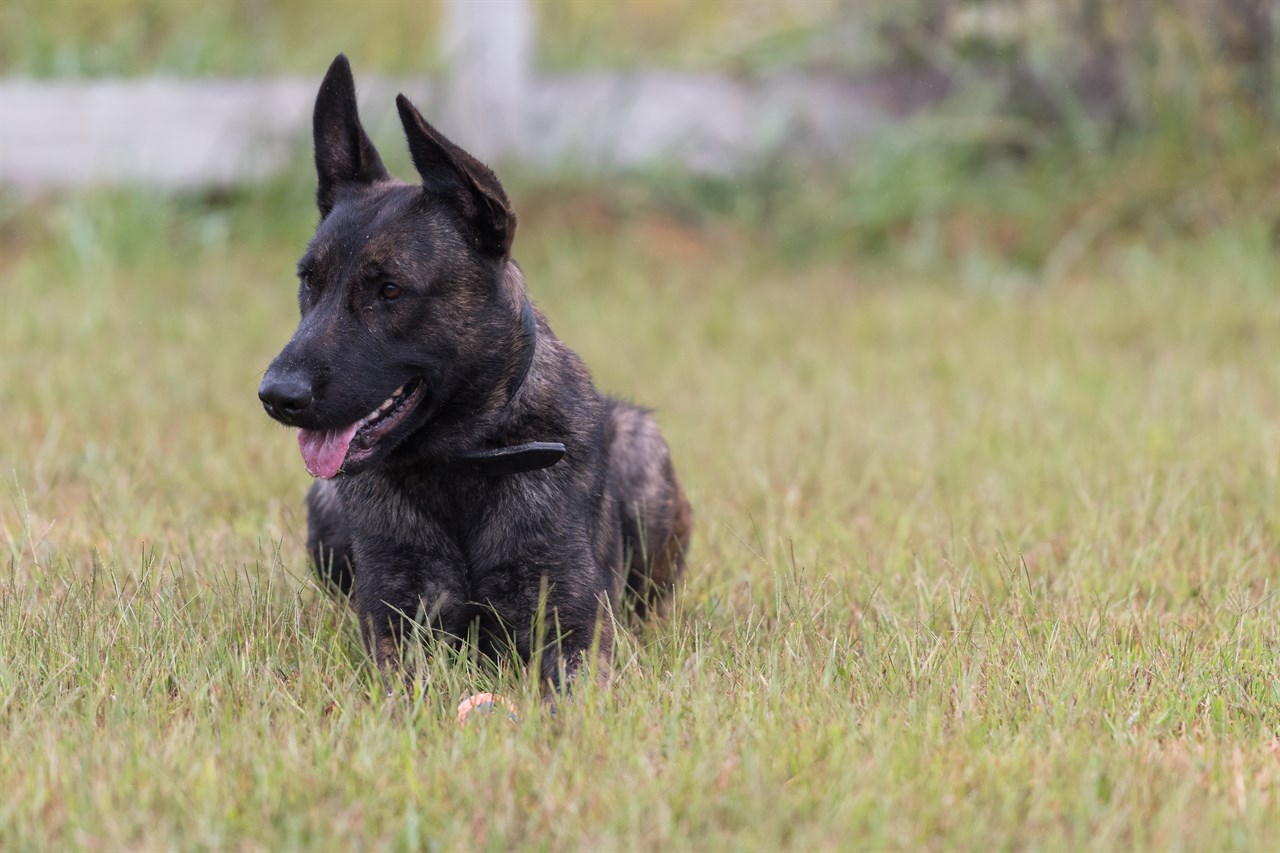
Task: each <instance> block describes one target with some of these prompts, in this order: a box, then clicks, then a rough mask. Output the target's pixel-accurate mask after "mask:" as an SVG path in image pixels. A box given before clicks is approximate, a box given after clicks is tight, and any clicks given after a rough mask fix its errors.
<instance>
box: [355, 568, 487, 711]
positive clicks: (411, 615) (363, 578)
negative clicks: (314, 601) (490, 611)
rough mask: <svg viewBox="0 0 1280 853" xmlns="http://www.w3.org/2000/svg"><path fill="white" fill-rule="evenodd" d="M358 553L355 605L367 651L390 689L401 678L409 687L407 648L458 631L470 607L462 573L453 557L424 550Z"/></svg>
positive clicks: (410, 678) (410, 677)
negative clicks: (436, 633)
mask: <svg viewBox="0 0 1280 853" xmlns="http://www.w3.org/2000/svg"><path fill="white" fill-rule="evenodd" d="M356 547H357V551H358V559H359V560H360V564H361V566H362V569H361V571H360V572H358V573H357V574H356V583H355V590H354V594H353V596H352V604H353V606H354V608H355V612H356V617H357V619H358V620H359V623H360V633H361V637H362V638H363V640H364V644H365V648H367V649H368V651H369V655H370V657H371V658H373V660H374V662H375V663H376V664H377V666H378V670H379V672H380V673H381V674H382V679H383V682H384V683H385V684H386V685H388V689H391V688H390V685H391V684H392V683H393V682H394V681H395V680H396V673H399V676H400V677H401V679H402V680H405V681H409V680H412V678H413V673H412V671H411V670H410V668H409V667H408V666H406V664H405V643H406V642H408V641H409V640H410V639H411V638H412V637H414V636H420V635H421V634H423V633H429V632H433V631H436V630H441V631H445V632H452V631H454V630H456V626H455V625H454V623H455V622H457V621H458V618H459V614H461V613H462V612H463V611H464V605H465V601H466V593H465V580H464V577H463V569H462V566H461V564H460V563H459V562H458V561H457V560H453V559H450V558H449V555H447V554H443V553H432V552H430V551H428V550H426V549H423V548H421V547H418V548H414V547H411V546H408V545H404V544H400V545H398V546H396V547H394V548H392V547H384V548H377V547H369V545H368V543H357V545H356ZM364 566H368V567H369V568H368V569H367V570H366V569H364V568H363V567H364Z"/></svg>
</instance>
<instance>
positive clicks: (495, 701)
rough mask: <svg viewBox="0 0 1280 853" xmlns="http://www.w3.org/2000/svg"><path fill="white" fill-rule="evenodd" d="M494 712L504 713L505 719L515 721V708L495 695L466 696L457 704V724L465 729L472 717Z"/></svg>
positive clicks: (478, 694)
mask: <svg viewBox="0 0 1280 853" xmlns="http://www.w3.org/2000/svg"><path fill="white" fill-rule="evenodd" d="M496 711H506V712H507V719H508V720H510V721H511V722H513V723H514V722H515V721H516V709H515V706H514V705H512V704H511V703H510V702H508V701H507V700H506V699H503V698H502V697H501V696H499V695H498V694H496V693H477V694H475V695H474V696H468V697H467V698H466V699H463V700H462V701H461V702H459V703H458V723H459V724H460V725H461V726H462V727H463V728H466V726H467V720H468V719H469V718H470V717H471V716H472V715H473V714H476V715H480V716H488V715H489V714H492V713H494V712H496Z"/></svg>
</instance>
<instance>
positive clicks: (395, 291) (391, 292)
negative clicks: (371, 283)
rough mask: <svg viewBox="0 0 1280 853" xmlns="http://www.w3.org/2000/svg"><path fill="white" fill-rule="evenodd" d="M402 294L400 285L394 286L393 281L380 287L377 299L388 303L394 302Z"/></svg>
mask: <svg viewBox="0 0 1280 853" xmlns="http://www.w3.org/2000/svg"><path fill="white" fill-rule="evenodd" d="M402 292H403V291H402V290H401V289H400V285H398V284H396V283H395V282H394V281H388V282H387V283H386V284H384V285H382V289H381V290H379V291H378V298H380V299H385V300H387V301H388V302H394V301H395V300H397V299H399V298H400V294H401V293H402Z"/></svg>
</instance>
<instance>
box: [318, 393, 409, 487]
mask: <svg viewBox="0 0 1280 853" xmlns="http://www.w3.org/2000/svg"><path fill="white" fill-rule="evenodd" d="M421 399H422V380H421V379H414V380H413V381H411V382H406V383H405V384H403V385H401V386H400V387H399V388H397V389H396V390H395V391H394V392H392V394H391V396H390V397H388V398H387V399H386V400H385V401H383V403H382V405H380V406H378V408H376V409H374V410H373V411H372V412H370V413H369V414H367V415H365V416H364V417H363V418H361V419H360V420H358V421H356V422H355V423H353V424H350V425H348V426H345V427H338V428H337V429H324V430H320V429H300V430H298V448H299V449H300V450H301V451H302V461H303V462H304V463H305V464H306V466H307V473H309V474H310V475H311V476H312V477H322V478H324V479H326V480H327V479H330V478H331V477H334V476H336V475H337V474H338V472H339V471H341V470H342V469H343V468H344V467H345V466H347V465H349V464H351V463H352V462H359V461H360V460H361V459H365V458H366V457H368V456H370V455H372V453H373V451H374V448H376V447H377V444H378V442H379V441H380V440H381V439H382V437H383V436H385V435H387V434H388V433H389V432H391V431H392V430H393V429H395V428H396V427H397V426H399V425H400V423H401V422H402V421H403V420H404V419H405V418H406V417H408V416H409V413H410V412H412V411H413V409H414V406H416V405H417V404H418V401H419V400H421Z"/></svg>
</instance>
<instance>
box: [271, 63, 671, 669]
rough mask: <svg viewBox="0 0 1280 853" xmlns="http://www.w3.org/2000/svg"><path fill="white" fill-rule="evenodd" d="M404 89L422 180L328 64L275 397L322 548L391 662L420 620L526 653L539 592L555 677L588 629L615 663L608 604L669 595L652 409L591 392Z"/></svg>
mask: <svg viewBox="0 0 1280 853" xmlns="http://www.w3.org/2000/svg"><path fill="white" fill-rule="evenodd" d="M397 104H398V106H399V109H400V118H401V120H402V122H403V124H404V129H405V134H406V135H407V137H408V141H409V149H410V152H411V153H412V156H413V162H414V165H415V166H416V167H417V170H418V172H419V174H420V175H421V178H422V183H421V185H409V184H405V183H402V182H400V181H397V180H395V179H393V178H392V177H391V176H390V175H389V174H388V173H387V171H386V169H385V168H384V167H383V165H382V161H381V158H380V157H379V156H378V152H377V151H376V150H375V149H374V147H373V144H372V143H371V142H370V141H369V138H368V136H367V135H366V134H365V132H364V130H363V128H362V127H361V125H360V121H359V118H358V116H357V113H356V97H355V85H354V82H353V80H352V77H351V69H350V67H349V66H348V64H347V61H346V58H345V57H342V56H339V57H338V58H337V59H335V60H334V63H333V65H332V66H331V67H330V69H329V72H328V74H327V75H326V76H325V79H324V83H323V84H322V85H321V87H320V92H319V95H318V96H317V98H316V107H315V119H314V133H315V160H316V170H317V173H318V177H319V188H318V192H317V201H318V204H319V207H320V214H321V221H320V225H319V227H318V228H317V230H316V234H315V237H314V238H313V239H312V241H311V244H310V245H309V246H308V248H307V251H306V253H305V254H304V255H303V258H302V260H301V261H300V263H299V275H300V279H301V287H300V289H299V294H298V299H299V303H300V307H301V315H302V318H301V321H300V323H299V326H298V330H297V332H296V333H295V334H294V336H293V339H292V340H290V341H289V343H288V345H286V346H285V348H284V350H283V351H282V352H281V353H280V355H279V356H277V357H276V359H275V361H273V362H272V364H271V367H270V368H269V369H268V370H267V373H266V376H265V378H264V379H263V382H262V387H261V388H260V389H259V396H260V397H261V398H262V401H263V404H264V406H265V408H266V409H267V411H268V413H269V414H271V415H272V417H274V418H275V419H276V420H278V421H280V422H281V423H284V424H287V425H289V426H292V427H298V428H299V429H300V444H301V445H302V447H303V455H304V458H305V459H306V462H307V465H308V468H309V469H313V473H317V474H318V475H319V476H321V477H325V478H328V479H319V480H317V481H316V483H315V485H314V486H312V488H311V492H310V494H309V495H308V497H307V506H308V510H309V525H308V526H309V531H308V535H307V547H308V550H309V552H310V553H311V555H312V558H313V560H314V561H315V563H316V566H317V569H318V570H319V572H320V574H321V577H322V578H324V579H325V580H326V581H327V582H329V583H331V584H332V585H333V586H335V587H336V588H337V589H338V590H340V591H341V592H343V593H348V594H350V597H351V602H352V605H353V606H354V608H355V611H356V613H357V614H358V616H359V621H360V624H361V627H362V632H363V635H364V638H365V641H366V643H367V644H368V647H369V649H370V652H371V653H372V654H373V656H374V658H375V659H376V660H377V661H378V663H379V665H380V666H383V667H388V666H398V665H399V661H400V656H399V645H400V643H401V641H402V639H403V637H404V635H405V633H406V629H407V627H408V623H409V620H418V621H419V622H422V623H425V624H427V625H429V626H430V627H431V628H433V629H434V630H435V631H436V632H438V633H439V634H442V635H444V636H446V637H448V638H450V639H452V640H454V641H457V640H458V639H459V638H462V637H465V636H468V634H469V632H470V631H471V630H472V629H473V627H478V628H479V630H478V632H477V633H476V636H478V637H479V642H480V644H481V646H482V648H483V650H484V651H485V652H486V653H488V654H491V655H502V654H504V653H506V652H508V651H509V650H512V648H513V647H514V649H513V650H514V652H515V653H516V654H518V655H519V656H520V657H521V658H522V659H523V660H525V661H528V660H529V659H530V657H531V656H532V655H533V654H534V651H535V650H534V647H533V644H534V642H535V635H536V630H537V629H536V626H535V621H536V619H537V618H538V614H539V612H540V611H539V608H540V606H542V607H543V608H544V610H543V611H542V612H544V613H545V614H546V616H547V617H548V618H547V621H546V623H545V625H546V628H547V636H549V637H552V638H557V637H558V642H555V641H554V640H553V641H552V642H549V643H548V644H547V645H546V646H545V647H544V648H543V649H542V650H541V660H540V663H541V666H542V672H544V673H546V674H547V675H548V677H549V678H550V679H551V680H552V682H553V683H554V684H555V685H557V686H560V685H563V683H564V681H563V679H564V678H565V677H566V676H571V675H572V674H573V672H574V671H575V670H576V669H577V668H578V667H579V666H580V665H581V664H582V663H583V662H584V659H585V657H586V655H587V653H588V651H589V650H590V649H591V648H592V647H593V643H596V644H597V648H598V649H599V650H600V651H601V652H602V653H603V654H602V659H601V661H599V663H600V664H601V665H603V663H604V658H605V656H607V654H608V652H609V650H610V648H611V645H612V640H613V634H612V622H611V620H610V619H609V618H608V614H609V612H610V611H613V612H617V611H618V610H619V609H621V608H623V607H626V608H629V609H632V610H634V611H635V612H637V613H638V614H639V615H641V616H643V615H645V614H646V613H647V612H648V611H651V610H659V611H661V610H663V609H664V608H665V605H666V604H667V602H668V600H669V597H670V595H671V592H672V590H673V589H674V587H675V584H676V582H677V580H678V579H679V577H680V574H681V572H682V570H683V568H684V562H685V559H684V554H685V549H686V548H687V546H688V543H689V537H690V533H691V530H692V516H691V513H690V509H689V504H688V502H687V501H686V500H685V497H684V495H683V494H682V493H681V490H680V486H679V484H678V483H677V481H676V476H675V471H674V469H673V467H672V464H671V458H670V455H669V453H668V450H667V445H666V443H665V442H664V441H663V439H662V436H661V435H660V434H659V432H658V428H657V426H656V424H655V423H654V421H653V419H652V418H651V417H650V415H649V414H648V413H647V412H646V411H645V410H643V409H640V408H637V407H635V406H632V405H629V404H627V403H624V402H621V401H618V400H615V399H613V398H610V397H606V396H603V395H601V394H600V393H599V392H598V391H596V389H595V387H594V386H593V385H592V382H591V377H590V375H589V374H588V372H587V369H586V368H585V367H584V366H583V364H582V361H581V360H580V359H579V358H578V356H577V355H576V354H575V353H574V352H573V350H571V349H569V348H568V347H567V346H565V345H564V344H563V343H561V342H560V340H559V339H557V338H556V336H555V335H554V334H552V332H551V329H550V328H549V327H548V326H547V323H546V320H545V319H544V318H543V317H542V315H541V313H538V312H536V311H533V310H531V309H530V308H529V307H527V306H528V302H527V300H528V297H527V295H526V293H525V283H524V277H523V276H522V275H521V272H520V269H519V267H517V266H516V264H515V262H514V261H513V260H512V259H511V242H512V237H513V236H514V234H515V225H516V217H515V214H514V213H512V211H511V209H510V206H509V203H508V201H507V197H506V194H505V193H504V192H503V189H502V186H501V185H500V184H499V183H498V180H497V178H496V177H495V176H494V174H493V172H491V171H490V170H489V169H488V168H487V167H486V166H484V165H483V164H481V163H480V162H478V161H477V160H475V159H474V158H472V157H471V156H470V155H468V154H467V153H466V152H464V151H463V150H462V149H460V148H458V147H457V146H455V145H454V144H453V143H451V142H450V141H449V140H447V139H445V137H444V136H442V135H441V134H440V133H439V132H438V131H436V130H435V129H434V128H433V127H431V125H429V124H427V123H426V121H424V120H423V118H422V116H421V115H419V113H418V111H417V110H416V109H415V108H414V107H413V105H412V104H410V103H409V101H408V100H407V99H406V98H405V97H404V96H403V95H401V96H400V97H399V98H398V99H397ZM530 325H536V335H531V334H530V329H529V326H530ZM400 388H403V389H404V391H403V393H402V395H401V396H400V397H398V398H396V402H395V403H394V405H392V406H390V407H389V408H388V409H387V411H388V414H387V415H386V420H385V422H382V423H381V424H380V425H371V426H369V427H368V430H369V431H368V432H355V433H354V438H353V437H352V431H353V430H354V429H355V427H354V426H349V425H354V424H356V423H357V422H362V419H363V418H365V417H366V416H369V415H371V413H373V412H374V411H375V410H377V409H378V408H379V407H380V406H381V404H383V402H384V401H388V402H391V398H392V396H393V393H394V392H396V391H397V389H400ZM376 423H377V422H375V424H376ZM388 424H389V425H390V427H389V428H387V426H386V425H388ZM344 428H345V429H344ZM383 430H385V434H376V433H379V432H380V431H383ZM344 441H345V442H346V443H345V444H344ZM535 441H536V442H562V443H563V444H564V446H565V448H566V451H567V452H566V453H565V455H564V458H563V459H562V460H560V461H559V462H558V463H556V464H554V465H552V466H551V467H546V468H537V469H535V470H527V471H520V472H516V473H507V472H503V471H501V470H499V469H495V468H493V467H489V468H486V467H484V466H478V465H475V464H470V463H468V461H467V459H466V456H467V454H468V453H474V452H475V451H480V450H486V449H494V448H512V447H516V446H518V445H522V444H525V443H527V442H535ZM543 596H544V597H545V598H544V599H543V602H544V603H542V604H540V597H543Z"/></svg>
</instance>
